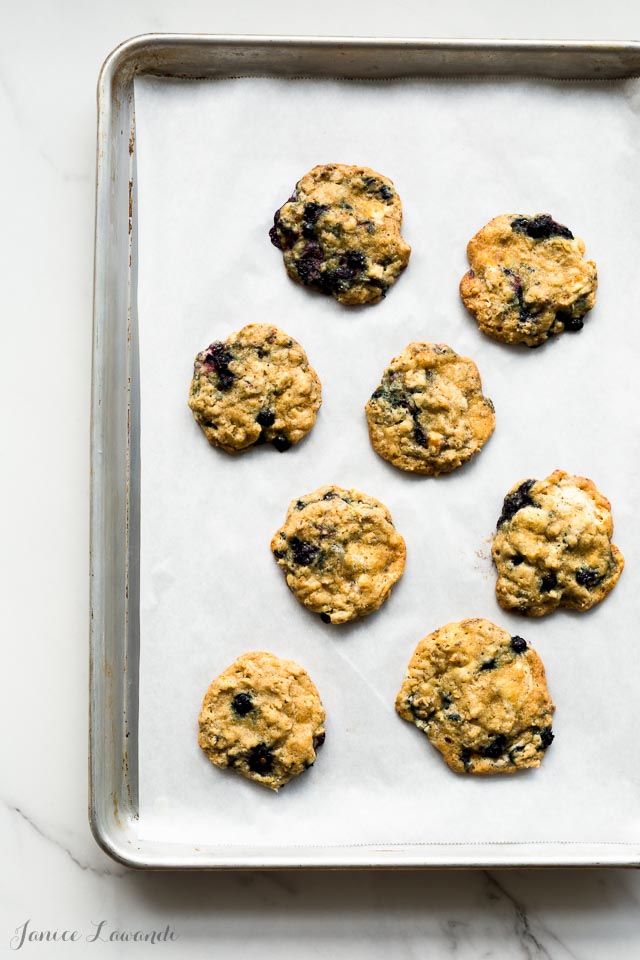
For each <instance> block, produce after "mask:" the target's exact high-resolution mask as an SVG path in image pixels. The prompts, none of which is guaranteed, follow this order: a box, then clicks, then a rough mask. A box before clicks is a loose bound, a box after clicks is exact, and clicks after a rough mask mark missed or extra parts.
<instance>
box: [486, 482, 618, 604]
mask: <svg viewBox="0 0 640 960" xmlns="http://www.w3.org/2000/svg"><path fill="white" fill-rule="evenodd" d="M612 535H613V519H612V517H611V505H610V503H609V501H608V500H607V498H606V497H603V495H602V494H601V493H600V492H599V491H598V490H597V489H596V487H595V485H594V484H593V483H592V481H591V480H587V479H586V478H585V477H574V476H570V475H569V474H568V473H565V472H564V471H563V470H556V471H555V472H554V473H552V474H551V476H550V477H547V479H546V480H523V481H521V482H520V483H517V484H516V485H515V486H514V487H512V489H511V490H510V491H509V493H508V494H507V496H506V497H505V500H504V505H503V507H502V513H501V514H500V518H499V520H498V526H497V531H496V534H495V536H494V539H493V547H492V555H493V560H494V563H495V565H496V567H497V570H498V580H497V583H496V597H497V599H498V603H499V604H500V606H501V607H503V608H504V609H505V610H512V611H517V612H519V613H524V614H528V615H529V616H531V617H541V616H544V614H546V613H552V612H553V611H554V610H555V609H556V608H557V607H560V606H562V607H569V608H570V609H571V610H588V609H589V608H590V607H593V606H594V604H596V603H600V601H601V600H604V598H605V597H606V596H607V594H608V593H609V591H610V590H612V589H613V587H614V586H615V584H616V581H617V580H618V577H619V576H620V574H621V573H622V568H623V567H624V558H623V556H622V554H621V553H620V551H619V550H618V548H617V547H616V546H615V545H614V544H613V543H611V537H612Z"/></svg>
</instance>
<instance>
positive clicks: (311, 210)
mask: <svg viewBox="0 0 640 960" xmlns="http://www.w3.org/2000/svg"><path fill="white" fill-rule="evenodd" d="M326 209H327V207H324V206H322V204H320V203H313V202H312V203H305V205H304V211H303V214H302V233H303V236H305V237H313V236H314V233H315V226H316V223H317V222H318V220H319V218H320V217H321V216H322V214H323V213H324V212H325V210H326Z"/></svg>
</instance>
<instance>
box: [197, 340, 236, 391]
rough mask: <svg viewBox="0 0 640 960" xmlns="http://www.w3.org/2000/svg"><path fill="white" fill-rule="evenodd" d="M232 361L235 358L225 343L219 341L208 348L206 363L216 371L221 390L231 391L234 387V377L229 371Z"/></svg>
mask: <svg viewBox="0 0 640 960" xmlns="http://www.w3.org/2000/svg"><path fill="white" fill-rule="evenodd" d="M232 360H233V357H232V356H231V354H230V353H229V351H228V350H227V349H226V348H225V345H224V343H220V342H219V341H218V342H216V343H212V344H211V346H210V347H207V353H206V356H205V358H204V362H205V363H207V364H209V366H210V367H213V369H214V370H215V372H216V378H217V381H218V389H219V390H229V389H230V388H231V387H232V385H233V380H234V377H233V374H232V372H231V370H229V364H230V363H231V361H232Z"/></svg>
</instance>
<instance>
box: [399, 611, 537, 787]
mask: <svg viewBox="0 0 640 960" xmlns="http://www.w3.org/2000/svg"><path fill="white" fill-rule="evenodd" d="M554 709H555V708H554V705H553V703H552V702H551V697H550V696H549V691H548V690H547V683H546V679H545V672H544V666H543V664H542V661H541V659H540V657H539V656H538V654H537V653H536V652H535V650H533V649H532V648H531V647H530V646H529V645H528V644H527V642H526V640H524V639H523V638H522V637H517V636H516V637H511V636H509V634H508V633H507V632H506V630H501V629H500V627H497V626H496V625H495V624H493V623H490V622H489V621H488V620H481V619H479V618H475V619H473V620H461V621H460V622H459V623H448V624H447V625H446V626H444V627H440V629H439V630H436V631H435V633H431V634H429V636H428V637H425V638H424V639H423V640H421V641H420V643H419V644H418V646H417V647H416V650H415V653H414V654H413V657H412V658H411V661H410V663H409V668H408V671H407V675H406V677H405V680H404V683H403V684H402V687H401V688H400V692H399V693H398V696H397V698H396V710H397V711H398V713H399V714H400V716H401V717H402V718H403V719H404V720H408V721H409V722H410V723H415V725H416V726H417V727H418V728H419V729H420V730H422V731H423V732H424V733H426V735H427V736H428V738H429V740H430V741H431V743H432V744H433V746H434V747H435V748H436V749H437V750H439V751H440V753H441V754H442V756H443V757H444V759H445V761H446V763H447V765H448V766H449V767H451V769H452V770H455V771H456V773H514V772H515V771H516V770H522V769H524V768H526V767H539V766H540V761H541V760H542V758H543V757H544V753H545V750H546V749H547V747H548V746H549V745H550V744H551V741H552V740H553V733H552V731H551V720H552V716H553V711H554Z"/></svg>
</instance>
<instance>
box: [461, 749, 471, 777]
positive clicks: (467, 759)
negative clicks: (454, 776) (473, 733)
mask: <svg viewBox="0 0 640 960" xmlns="http://www.w3.org/2000/svg"><path fill="white" fill-rule="evenodd" d="M458 756H459V757H460V760H461V761H462V763H464V768H465V770H467V771H468V770H469V767H470V766H471V750H469V747H463V748H462V750H461V751H460V753H459V754H458Z"/></svg>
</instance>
